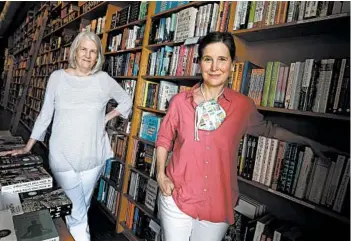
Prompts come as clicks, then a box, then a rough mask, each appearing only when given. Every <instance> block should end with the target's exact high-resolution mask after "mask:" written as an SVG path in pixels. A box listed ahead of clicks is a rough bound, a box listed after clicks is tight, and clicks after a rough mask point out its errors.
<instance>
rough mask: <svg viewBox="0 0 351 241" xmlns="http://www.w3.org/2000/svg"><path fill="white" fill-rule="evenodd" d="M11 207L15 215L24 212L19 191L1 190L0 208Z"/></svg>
mask: <svg viewBox="0 0 351 241" xmlns="http://www.w3.org/2000/svg"><path fill="white" fill-rule="evenodd" d="M6 209H9V210H10V211H11V213H12V215H13V216H15V215H20V214H23V208H22V204H21V200H20V198H19V195H18V193H1V192H0V210H6Z"/></svg>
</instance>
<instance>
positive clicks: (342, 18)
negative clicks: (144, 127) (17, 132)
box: [7, 1, 350, 241]
mask: <svg viewBox="0 0 351 241" xmlns="http://www.w3.org/2000/svg"><path fill="white" fill-rule="evenodd" d="M213 2H214V1H210V2H206V1H193V2H190V3H187V4H184V5H181V6H178V7H176V8H172V9H169V10H166V11H163V12H160V13H157V14H154V12H155V8H156V2H149V6H148V13H147V17H146V18H145V19H140V20H137V21H133V22H130V23H127V24H124V25H121V26H118V27H116V28H113V29H110V26H111V19H112V14H113V13H115V12H116V11H117V10H119V9H121V8H123V7H124V6H125V5H123V4H121V5H119V4H117V5H118V6H117V5H112V4H108V2H100V3H99V4H98V5H96V6H95V7H93V8H92V9H90V10H89V11H88V12H86V13H83V14H80V15H78V16H77V17H76V18H74V19H73V20H72V21H69V22H68V23H66V24H63V25H62V26H60V27H59V28H57V29H55V30H54V31H52V32H50V33H48V34H47V35H46V36H44V38H50V37H52V36H54V35H57V36H58V35H59V34H60V31H61V30H63V29H64V28H75V29H77V27H78V26H79V22H80V21H79V20H80V19H82V18H86V19H90V20H91V19H93V18H96V16H102V15H106V24H105V31H104V32H103V33H102V45H103V50H104V51H105V50H106V49H107V48H106V46H107V45H108V43H107V41H108V36H109V34H113V33H115V32H118V31H121V30H123V29H124V28H130V27H133V26H135V25H138V26H141V25H143V24H145V32H144V39H143V45H142V46H138V47H136V48H131V49H125V50H119V51H115V52H105V53H104V55H105V56H113V55H118V54H127V53H135V52H141V59H140V63H139V72H138V75H137V76H112V77H113V78H114V79H116V80H123V79H132V80H137V81H136V89H135V99H134V103H133V116H132V121H131V128H130V133H129V134H127V133H124V134H125V136H128V146H127V154H126V160H125V161H124V160H119V159H117V161H118V162H119V163H122V164H123V165H124V167H125V172H124V176H123V180H122V186H121V190H118V191H120V194H121V195H120V199H119V203H118V204H116V205H118V207H119V208H118V214H117V216H116V217H114V216H113V215H112V214H111V213H110V212H109V210H107V208H106V207H105V206H104V205H103V204H99V207H100V209H101V210H103V211H104V213H105V214H106V216H107V217H108V218H109V219H110V221H112V222H113V223H115V224H116V231H117V232H123V233H124V235H125V236H126V237H127V238H128V239H129V240H133V241H141V240H140V239H139V238H137V237H135V235H134V234H133V232H132V231H131V230H130V229H128V227H127V226H126V223H125V220H126V211H127V206H128V202H132V203H134V204H135V205H136V206H137V207H138V208H140V210H141V211H143V212H145V213H146V214H147V215H149V216H150V217H152V218H153V219H154V220H155V221H157V222H158V223H159V220H158V219H157V218H156V217H154V214H153V212H151V210H149V209H148V208H147V207H146V206H145V205H143V204H141V203H138V202H136V201H135V200H134V199H133V198H132V197H131V196H129V195H128V194H127V193H128V186H129V179H130V174H131V172H135V173H138V174H139V175H141V176H143V177H145V178H150V177H149V176H148V175H147V174H146V173H144V172H142V171H140V170H137V169H136V168H134V167H133V166H132V161H133V160H132V157H133V148H134V146H133V142H134V140H139V141H141V142H143V143H145V144H148V145H151V146H155V143H152V142H149V141H146V140H144V139H141V138H139V137H138V132H139V128H140V123H141V113H142V112H143V111H146V112H151V113H155V114H157V115H165V114H166V111H160V110H157V109H152V108H146V107H143V106H142V104H143V103H142V97H143V96H144V93H143V88H144V86H143V85H144V83H145V81H146V80H150V81H155V82H157V81H161V80H167V81H170V82H175V83H186V85H189V86H190V85H193V84H194V83H196V82H198V81H200V80H201V76H150V75H147V73H148V71H147V70H148V62H149V54H150V53H152V52H154V51H157V50H158V49H160V48H162V47H165V46H171V47H172V46H179V45H182V44H184V42H185V41H178V42H173V41H168V42H163V43H154V44H151V43H150V42H149V38H150V32H151V28H152V24H153V21H155V20H158V19H160V18H164V17H169V16H171V14H173V13H177V12H179V11H181V10H183V9H186V8H189V7H199V6H201V5H205V4H209V3H213ZM61 6H62V4H59V5H58V6H56V7H54V8H52V9H51V12H52V14H56V15H58V14H59V11H60V10H61ZM235 7H236V2H233V4H232V5H231V9H230V20H229V24H228V30H227V31H228V32H231V33H232V34H233V36H235V42H236V47H237V57H238V60H240V61H242V60H250V61H251V60H252V61H254V62H255V61H256V60H257V59H258V57H257V56H258V55H260V54H261V53H257V52H256V51H250V48H257V46H258V45H260V44H261V43H264V44H267V43H268V42H270V41H273V42H277V44H278V45H279V40H281V39H284V41H286V40H288V39H290V38H304V37H308V36H318V35H333V36H338V37H339V36H341V37H343V38H344V37H346V36H347V37H348V38H349V31H344V32H343V31H339V30H338V29H339V28H347V29H350V22H349V19H350V14H349V13H346V14H336V15H330V16H327V17H322V18H311V19H307V20H302V21H297V22H291V23H283V24H276V25H270V26H265V27H259V28H252V29H242V30H237V31H232V27H233V22H234V15H235ZM53 12H56V13H53ZM26 25H28V24H25V25H24V26H26ZM336 26H337V27H336ZM24 28H25V27H24ZM27 34H28V33H27ZM99 36H101V34H100V35H99ZM69 45H71V43H68V44H65V45H63V46H61V47H60V48H57V49H51V50H50V51H48V52H47V53H49V54H50V53H51V52H54V51H57V50H60V49H62V47H68V46H69ZM265 46H266V45H265ZM21 47H22V48H21V49H19V50H18V49H17V51H16V52H15V53H14V54H15V55H19V54H21V53H25V51H26V50H28V49H29V48H30V45H29V46H24V45H21ZM283 47H284V46H283ZM283 47H281V46H280V48H278V47H277V49H275V48H274V49H273V51H270V52H269V53H270V54H271V55H270V57H271V56H273V57H274V58H273V57H272V58H271V59H272V60H273V59H274V60H277V61H280V60H281V61H282V59H281V58H282V57H281V55H278V54H276V55H275V52H279V51H281V49H282V48H283ZM289 47H290V46H289ZM14 49H15V48H14ZM254 50H256V49H254ZM296 52H298V53H299V51H298V50H296ZM301 52H302V51H301ZM42 55H43V54H42ZM301 56H302V55H301ZM316 56H319V55H318V54H316ZM283 57H284V56H283ZM328 57H329V56H328ZM331 57H333V56H331ZM301 58H305V57H301ZM311 58H312V57H311ZM313 58H317V57H315V56H313ZM263 59H264V58H263ZM292 59H299V60H300V58H297V57H296V56H294V57H292ZM258 60H261V59H258ZM264 60H265V61H262V62H264V63H266V62H267V61H266V59H264ZM289 61H290V62H292V61H291V60H289ZM258 62H259V61H258ZM290 62H289V63H290ZM48 65H49V64H45V66H48ZM23 69H25V68H23ZM16 91H17V92H18V90H16ZM31 98H33V99H38V100H41V99H40V98H37V97H31ZM7 108H9V107H7ZM257 109H258V110H259V111H260V112H261V113H263V114H264V115H271V114H272V115H277V114H278V115H279V116H280V117H283V118H291V117H293V116H299V117H301V118H304V119H303V120H304V121H305V120H306V121H309V122H314V121H319V120H333V121H335V123H336V124H335V125H338V123H343V124H344V123H347V121H350V117H349V116H343V115H336V114H329V113H315V112H307V111H298V110H290V109H284V108H272V107H262V106H258V107H257ZM21 123H22V124H23V125H24V126H25V128H27V129H28V130H29V131H30V130H31V128H29V126H28V125H26V124H25V123H24V122H23V121H21ZM102 179H104V180H105V181H106V180H107V179H106V178H104V177H102ZM238 179H239V181H240V182H244V183H247V184H249V185H252V186H254V187H256V188H258V189H261V190H264V191H266V192H267V193H270V194H273V195H276V196H279V197H281V198H284V199H287V200H290V201H291V202H294V203H298V204H300V205H302V206H305V207H307V208H310V209H313V210H315V211H317V212H319V213H322V214H325V215H327V216H329V217H332V218H335V219H337V220H339V221H342V222H344V223H349V218H347V217H344V216H341V215H339V214H338V213H336V212H333V211H330V210H328V209H326V208H324V207H321V206H319V205H315V204H313V203H310V202H307V201H305V200H300V199H297V198H294V197H292V196H289V195H286V194H284V193H281V192H276V191H274V190H272V189H271V188H269V187H266V186H264V185H261V184H259V183H256V182H253V181H250V180H247V179H244V178H241V177H238ZM107 182H108V183H110V182H109V180H107ZM110 184H111V185H112V183H110ZM111 216H112V217H111Z"/></svg>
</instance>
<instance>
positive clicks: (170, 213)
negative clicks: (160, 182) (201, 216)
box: [158, 194, 229, 241]
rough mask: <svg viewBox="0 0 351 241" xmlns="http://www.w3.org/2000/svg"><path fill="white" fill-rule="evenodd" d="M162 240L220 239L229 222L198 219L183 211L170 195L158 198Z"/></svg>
mask: <svg viewBox="0 0 351 241" xmlns="http://www.w3.org/2000/svg"><path fill="white" fill-rule="evenodd" d="M158 207H159V213H160V218H161V227H162V232H163V241H189V240H190V241H221V240H222V238H223V237H224V235H225V233H226V231H227V229H228V227H229V224H227V223H212V222H209V221H204V220H202V221H199V220H198V219H194V218H192V217H190V216H188V215H187V214H185V213H183V212H182V211H181V210H180V209H179V208H178V207H177V205H176V203H175V202H174V200H173V198H172V196H163V195H162V194H160V195H159V200H158Z"/></svg>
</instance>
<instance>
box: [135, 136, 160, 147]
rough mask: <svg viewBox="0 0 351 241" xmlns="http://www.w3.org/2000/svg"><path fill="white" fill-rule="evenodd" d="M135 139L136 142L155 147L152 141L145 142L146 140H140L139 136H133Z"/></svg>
mask: <svg viewBox="0 0 351 241" xmlns="http://www.w3.org/2000/svg"><path fill="white" fill-rule="evenodd" d="M133 138H134V139H135V140H138V141H141V142H144V143H145V144H148V145H150V146H155V143H153V142H151V141H147V140H144V139H142V138H140V137H138V136H133Z"/></svg>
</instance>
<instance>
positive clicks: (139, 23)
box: [106, 18, 146, 33]
mask: <svg viewBox="0 0 351 241" xmlns="http://www.w3.org/2000/svg"><path fill="white" fill-rule="evenodd" d="M145 22H146V19H145V18H144V19H139V20H136V21H133V22H130V23H127V24H124V25H121V26H118V27H116V28H114V29H110V30H107V31H106V32H107V33H110V32H114V31H118V30H121V29H124V28H128V27H131V26H135V25H142V24H143V23H145Z"/></svg>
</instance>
